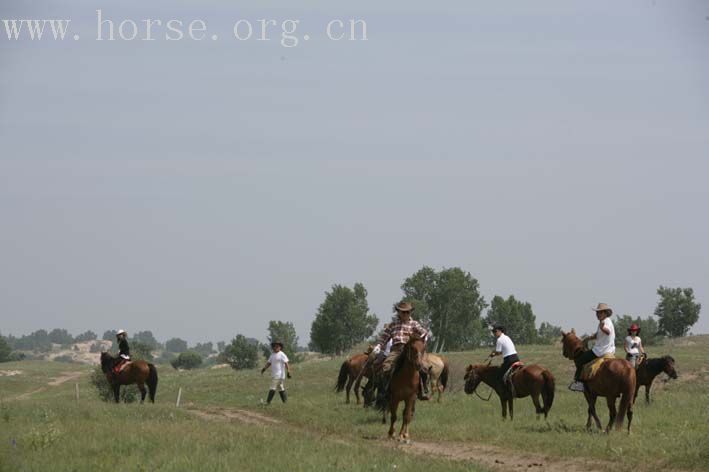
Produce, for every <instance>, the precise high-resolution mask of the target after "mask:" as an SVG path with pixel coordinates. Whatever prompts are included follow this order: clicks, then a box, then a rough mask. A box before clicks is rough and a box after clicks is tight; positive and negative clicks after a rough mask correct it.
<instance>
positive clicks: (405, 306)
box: [394, 302, 414, 312]
mask: <svg viewBox="0 0 709 472" xmlns="http://www.w3.org/2000/svg"><path fill="white" fill-rule="evenodd" d="M394 308H396V311H409V312H411V311H414V306H413V305H412V304H411V303H409V302H401V303H399V304H397V305H396V306H395V307H394Z"/></svg>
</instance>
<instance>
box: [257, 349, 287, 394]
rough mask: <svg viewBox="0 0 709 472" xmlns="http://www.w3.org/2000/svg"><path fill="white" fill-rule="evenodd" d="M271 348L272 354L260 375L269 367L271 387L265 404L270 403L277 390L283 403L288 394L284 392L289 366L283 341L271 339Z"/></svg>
mask: <svg viewBox="0 0 709 472" xmlns="http://www.w3.org/2000/svg"><path fill="white" fill-rule="evenodd" d="M271 349H272V350H273V354H271V357H269V358H268V362H266V365H265V366H263V369H261V375H263V373H264V372H265V371H266V369H268V368H269V367H270V368H271V388H270V390H269V391H268V397H267V399H266V404H268V405H270V404H271V400H273V396H274V395H275V394H276V390H278V395H280V397H281V400H282V401H283V403H286V402H287V401H288V394H287V393H286V387H285V378H286V376H287V377H288V378H291V375H290V366H289V365H288V362H289V360H288V356H286V353H285V352H283V343H282V342H280V341H273V342H272V343H271Z"/></svg>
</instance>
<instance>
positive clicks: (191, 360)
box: [170, 351, 202, 370]
mask: <svg viewBox="0 0 709 472" xmlns="http://www.w3.org/2000/svg"><path fill="white" fill-rule="evenodd" d="M170 364H171V365H172V367H174V368H175V369H187V370H189V369H196V368H197V367H199V366H200V365H202V356H200V355H199V353H197V352H194V351H185V352H183V353H180V355H179V356H177V359H175V360H173V361H172V362H171V363H170Z"/></svg>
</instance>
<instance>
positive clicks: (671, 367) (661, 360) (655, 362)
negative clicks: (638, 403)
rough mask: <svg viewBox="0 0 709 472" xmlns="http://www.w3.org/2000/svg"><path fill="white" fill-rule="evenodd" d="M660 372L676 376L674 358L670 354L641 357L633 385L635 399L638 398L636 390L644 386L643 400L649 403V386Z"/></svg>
mask: <svg viewBox="0 0 709 472" xmlns="http://www.w3.org/2000/svg"><path fill="white" fill-rule="evenodd" d="M662 372H664V373H666V374H667V375H668V376H670V378H672V379H676V378H677V371H676V370H675V360H674V359H673V358H672V356H662V357H655V358H652V359H643V361H642V362H641V363H640V365H639V366H638V368H637V372H636V373H637V376H638V383H637V385H636V386H635V399H636V400H637V398H638V391H639V390H640V387H641V386H643V385H644V386H645V402H646V403H648V404H649V403H650V387H652V381H653V380H655V377H657V376H658V375H659V374H661V373H662Z"/></svg>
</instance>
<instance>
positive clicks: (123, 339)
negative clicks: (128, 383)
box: [113, 329, 130, 373]
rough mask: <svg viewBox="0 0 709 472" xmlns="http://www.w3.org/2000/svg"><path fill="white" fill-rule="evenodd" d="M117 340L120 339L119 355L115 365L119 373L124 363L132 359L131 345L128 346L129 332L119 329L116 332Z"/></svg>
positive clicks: (115, 370)
mask: <svg viewBox="0 0 709 472" xmlns="http://www.w3.org/2000/svg"><path fill="white" fill-rule="evenodd" d="M116 341H118V357H117V358H116V362H115V364H114V366H113V369H114V372H116V373H118V372H120V371H121V368H122V367H123V365H124V364H127V363H128V362H129V361H130V347H128V333H126V331H125V330H124V329H119V330H118V332H117V333H116Z"/></svg>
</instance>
